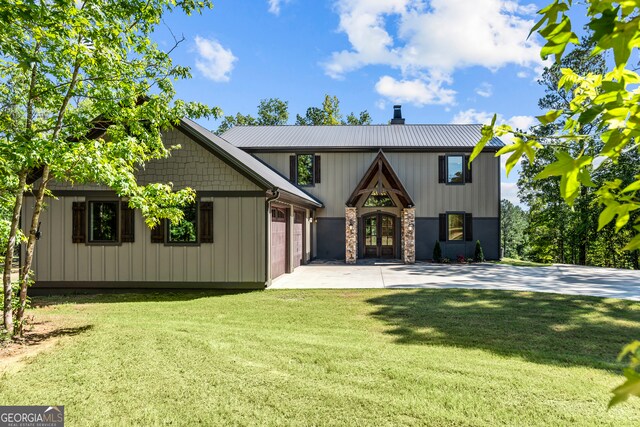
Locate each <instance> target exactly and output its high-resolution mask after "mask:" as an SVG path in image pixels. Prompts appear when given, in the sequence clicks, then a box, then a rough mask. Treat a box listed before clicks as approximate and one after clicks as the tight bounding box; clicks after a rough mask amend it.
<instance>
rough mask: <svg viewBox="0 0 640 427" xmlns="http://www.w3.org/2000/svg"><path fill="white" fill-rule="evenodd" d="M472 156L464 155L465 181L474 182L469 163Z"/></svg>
mask: <svg viewBox="0 0 640 427" xmlns="http://www.w3.org/2000/svg"><path fill="white" fill-rule="evenodd" d="M470 158H471V157H470V156H464V182H473V181H472V178H473V176H472V175H473V174H472V173H471V165H470V164H469V159H470Z"/></svg>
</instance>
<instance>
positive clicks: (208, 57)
mask: <svg viewBox="0 0 640 427" xmlns="http://www.w3.org/2000/svg"><path fill="white" fill-rule="evenodd" d="M195 42H196V51H197V53H198V58H197V59H196V68H197V69H198V70H199V71H200V72H201V73H202V74H203V75H204V76H205V77H206V78H208V79H210V80H213V81H214V82H228V81H229V79H230V78H231V76H230V75H231V71H232V70H233V67H234V63H235V62H236V61H237V60H238V58H236V57H235V56H234V55H233V53H232V52H231V50H230V49H225V48H224V47H223V46H222V45H221V44H220V43H219V42H218V41H217V40H214V39H211V40H209V39H205V38H203V37H200V36H196V39H195Z"/></svg>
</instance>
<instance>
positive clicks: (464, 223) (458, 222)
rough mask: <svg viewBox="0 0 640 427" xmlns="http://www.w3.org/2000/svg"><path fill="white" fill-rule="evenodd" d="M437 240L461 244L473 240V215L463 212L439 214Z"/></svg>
mask: <svg viewBox="0 0 640 427" xmlns="http://www.w3.org/2000/svg"><path fill="white" fill-rule="evenodd" d="M438 219H439V240H440V241H448V242H456V241H457V242H462V241H467V242H469V241H472V240H473V215H472V214H470V213H465V212H449V213H446V214H440V215H439V217H438Z"/></svg>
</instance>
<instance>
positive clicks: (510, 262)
mask: <svg viewBox="0 0 640 427" xmlns="http://www.w3.org/2000/svg"><path fill="white" fill-rule="evenodd" d="M495 264H505V265H513V266H516V267H549V266H550V265H552V264H544V263H541V262H533V261H526V260H523V259H515V258H502V259H501V260H500V261H496V262H495Z"/></svg>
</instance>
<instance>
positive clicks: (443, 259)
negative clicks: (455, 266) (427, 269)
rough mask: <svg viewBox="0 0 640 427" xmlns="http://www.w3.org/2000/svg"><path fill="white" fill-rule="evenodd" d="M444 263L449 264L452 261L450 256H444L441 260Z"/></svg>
mask: <svg viewBox="0 0 640 427" xmlns="http://www.w3.org/2000/svg"><path fill="white" fill-rule="evenodd" d="M441 262H442V263H443V264H449V263H450V262H451V260H450V259H449V258H442V261H441Z"/></svg>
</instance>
